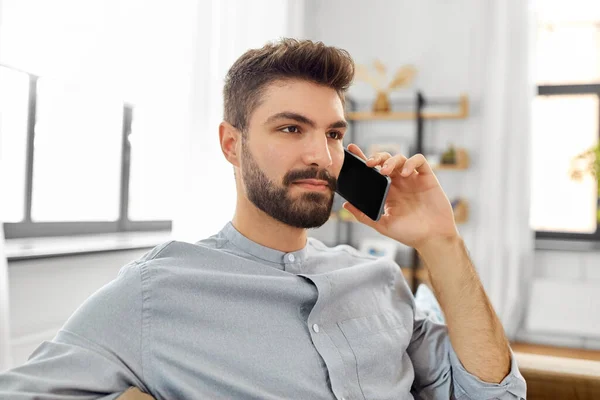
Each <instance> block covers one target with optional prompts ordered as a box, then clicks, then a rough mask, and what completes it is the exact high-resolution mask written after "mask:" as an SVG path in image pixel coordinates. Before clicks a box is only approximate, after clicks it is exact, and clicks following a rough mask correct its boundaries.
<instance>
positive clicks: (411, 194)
mask: <svg viewBox="0 0 600 400" xmlns="http://www.w3.org/2000/svg"><path fill="white" fill-rule="evenodd" d="M348 151H350V152H351V153H353V154H356V155H357V156H358V157H360V158H362V159H363V160H365V161H366V162H367V166H369V167H376V166H379V167H381V169H380V170H379V172H380V173H381V174H383V175H387V176H389V177H390V178H391V179H392V182H391V185H390V190H389V192H388V196H387V200H386V202H385V207H384V210H385V212H384V214H383V215H382V216H381V218H380V219H379V221H377V222H375V221H373V220H372V219H370V218H369V217H367V216H366V215H365V214H363V213H362V212H360V211H359V210H358V209H357V208H356V207H354V206H353V205H352V204H350V203H348V202H346V203H344V208H345V209H347V210H348V211H350V213H352V215H354V217H356V219H358V220H359V221H360V222H362V223H364V224H365V225H368V226H370V227H372V228H373V229H375V230H376V231H378V232H379V233H381V234H382V235H385V236H388V237H390V238H392V239H394V240H397V241H398V242H400V243H403V244H405V245H407V246H410V247H414V248H415V249H417V250H418V249H419V248H420V247H424V246H426V245H427V243H428V241H432V240H433V241H435V240H437V239H440V238H453V237H457V236H458V231H457V229H456V224H455V222H454V213H453V212H452V206H451V205H450V202H449V201H448V197H446V194H445V193H444V191H443V190H442V187H441V186H440V183H439V182H438V180H437V178H436V177H435V175H434V174H433V171H432V169H431V167H430V166H429V164H428V163H427V160H425V157H424V156H423V155H421V154H417V155H415V156H413V157H411V158H408V159H407V158H406V157H404V156H403V155H395V156H393V157H392V156H391V155H390V154H389V153H377V154H375V155H373V157H372V158H369V159H367V157H366V156H365V155H364V153H363V152H362V151H361V149H360V148H359V147H358V146H357V145H355V144H351V145H349V146H348Z"/></svg>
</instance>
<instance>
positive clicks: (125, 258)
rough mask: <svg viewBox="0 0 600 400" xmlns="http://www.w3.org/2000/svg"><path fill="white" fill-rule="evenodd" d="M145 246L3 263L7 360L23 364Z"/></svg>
mask: <svg viewBox="0 0 600 400" xmlns="http://www.w3.org/2000/svg"><path fill="white" fill-rule="evenodd" d="M146 251H147V250H130V251H118V252H109V253H98V254H91V255H78V256H72V257H56V258H48V259H38V260H31V261H15V262H9V263H8V282H9V304H10V327H11V329H10V345H11V354H12V361H13V363H12V365H13V366H17V365H21V364H23V363H24V362H25V361H26V360H27V358H28V357H29V355H30V354H31V353H32V352H33V350H35V348H36V347H37V346H38V345H39V344H40V343H41V342H42V341H44V340H51V339H52V338H53V337H54V335H55V333H56V332H57V331H58V329H59V328H60V327H61V326H62V325H63V324H64V323H65V322H66V320H67V319H68V318H69V316H70V315H71V314H72V313H73V312H74V311H75V310H76V309H77V307H78V306H79V305H81V303H83V301H84V300H85V299H87V298H88V297H89V296H90V295H91V294H92V293H94V292H95V291H96V290H98V289H99V288H100V287H102V286H103V285H105V284H106V283H108V282H109V281H111V280H112V279H114V278H115V277H116V276H117V273H118V271H119V269H120V268H121V267H122V266H123V265H125V264H127V263H128V262H130V261H132V260H134V259H137V258H139V257H140V256H142V255H143V254H144V253H146Z"/></svg>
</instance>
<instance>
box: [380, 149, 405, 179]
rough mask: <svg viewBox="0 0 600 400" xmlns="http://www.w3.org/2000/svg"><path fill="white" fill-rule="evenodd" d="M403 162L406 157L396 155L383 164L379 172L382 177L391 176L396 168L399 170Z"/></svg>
mask: <svg viewBox="0 0 600 400" xmlns="http://www.w3.org/2000/svg"><path fill="white" fill-rule="evenodd" d="M405 161H406V157H404V156H403V155H402V154H396V155H395V156H393V157H391V158H389V159H388V160H386V161H385V162H384V163H383V166H382V167H381V170H380V171H379V172H381V173H382V174H384V175H391V174H392V173H393V172H394V171H395V170H396V169H397V168H401V167H402V166H403V165H404V162H405ZM398 172H400V171H398Z"/></svg>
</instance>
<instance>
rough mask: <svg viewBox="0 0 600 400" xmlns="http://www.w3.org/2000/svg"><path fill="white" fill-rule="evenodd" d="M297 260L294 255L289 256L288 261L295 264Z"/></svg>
mask: <svg viewBox="0 0 600 400" xmlns="http://www.w3.org/2000/svg"><path fill="white" fill-rule="evenodd" d="M295 259H296V257H294V255H293V254H288V260H290V262H294V260H295Z"/></svg>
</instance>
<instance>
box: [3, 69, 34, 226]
mask: <svg viewBox="0 0 600 400" xmlns="http://www.w3.org/2000/svg"><path fill="white" fill-rule="evenodd" d="M28 92H29V76H28V75H27V74H25V73H21V72H17V71H14V70H11V69H8V68H5V67H0V151H1V154H0V174H1V175H0V182H2V184H3V187H2V188H1V191H0V192H1V193H2V196H0V199H1V201H0V213H1V215H0V218H1V219H2V221H4V222H19V221H22V220H23V218H24V211H25V171H26V156H27V107H28V101H29V95H28Z"/></svg>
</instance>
